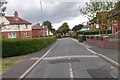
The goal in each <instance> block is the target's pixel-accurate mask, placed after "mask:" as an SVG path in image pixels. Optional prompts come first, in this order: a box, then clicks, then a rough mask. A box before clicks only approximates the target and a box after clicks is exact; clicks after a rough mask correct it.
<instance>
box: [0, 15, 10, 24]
mask: <svg viewBox="0 0 120 80" xmlns="http://www.w3.org/2000/svg"><path fill="white" fill-rule="evenodd" d="M2 22H4V24H5V25H6V24H9V21H8V20H7V19H6V18H5V17H0V23H2Z"/></svg>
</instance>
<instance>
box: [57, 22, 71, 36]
mask: <svg viewBox="0 0 120 80" xmlns="http://www.w3.org/2000/svg"><path fill="white" fill-rule="evenodd" d="M69 30H70V28H69V25H68V24H67V23H66V22H64V23H63V24H62V25H61V26H60V27H59V28H58V29H57V33H60V34H66V33H68V31H69Z"/></svg>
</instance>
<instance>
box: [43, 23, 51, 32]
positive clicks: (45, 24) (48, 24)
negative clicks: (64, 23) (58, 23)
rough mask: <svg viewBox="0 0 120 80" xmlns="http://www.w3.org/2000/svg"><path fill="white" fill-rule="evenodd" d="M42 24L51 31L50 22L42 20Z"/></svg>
mask: <svg viewBox="0 0 120 80" xmlns="http://www.w3.org/2000/svg"><path fill="white" fill-rule="evenodd" d="M43 25H44V26H47V27H48V29H49V30H50V31H52V27H53V26H52V23H51V22H50V21H44V22H43Z"/></svg>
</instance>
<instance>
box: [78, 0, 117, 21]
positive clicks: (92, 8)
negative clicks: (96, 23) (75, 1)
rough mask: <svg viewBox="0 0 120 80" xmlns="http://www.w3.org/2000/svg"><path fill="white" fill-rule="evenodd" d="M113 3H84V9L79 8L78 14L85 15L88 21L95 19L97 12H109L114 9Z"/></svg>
mask: <svg viewBox="0 0 120 80" xmlns="http://www.w3.org/2000/svg"><path fill="white" fill-rule="evenodd" d="M114 6H115V3H113V2H89V3H88V2H86V7H84V8H80V13H82V14H83V15H85V16H86V17H87V18H88V19H89V20H90V19H93V18H94V17H96V14H97V13H98V12H102V11H108V12H109V11H111V10H112V9H114Z"/></svg>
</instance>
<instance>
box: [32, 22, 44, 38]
mask: <svg viewBox="0 0 120 80" xmlns="http://www.w3.org/2000/svg"><path fill="white" fill-rule="evenodd" d="M32 37H33V38H38V37H43V28H42V26H40V24H39V23H37V24H35V25H33V26H32Z"/></svg>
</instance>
